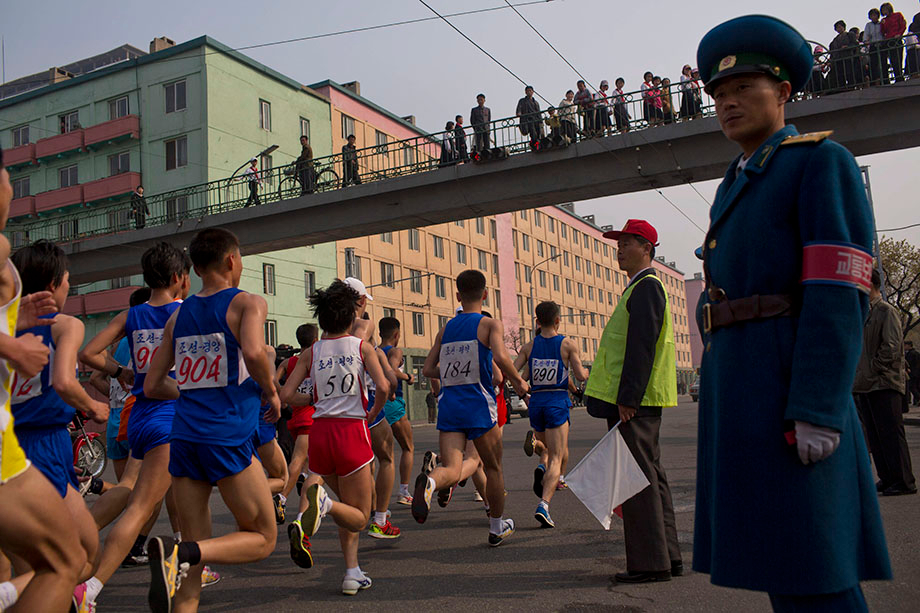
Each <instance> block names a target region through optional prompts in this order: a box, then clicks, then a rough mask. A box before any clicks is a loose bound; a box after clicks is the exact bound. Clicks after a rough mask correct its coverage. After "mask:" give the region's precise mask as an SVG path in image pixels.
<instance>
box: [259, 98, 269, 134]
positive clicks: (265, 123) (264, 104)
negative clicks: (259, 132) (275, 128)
mask: <svg viewBox="0 0 920 613" xmlns="http://www.w3.org/2000/svg"><path fill="white" fill-rule="evenodd" d="M259 127H260V128H262V129H263V130H265V131H266V132H271V131H272V104H271V102H268V101H267V100H259Z"/></svg>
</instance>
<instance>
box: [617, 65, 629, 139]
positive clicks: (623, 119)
mask: <svg viewBox="0 0 920 613" xmlns="http://www.w3.org/2000/svg"><path fill="white" fill-rule="evenodd" d="M614 84H615V85H616V89H614V90H613V119H614V121H615V122H616V126H617V130H619V131H620V132H629V120H630V119H631V117H630V116H629V110H628V109H627V106H626V94H625V93H624V92H623V86H624V85H626V81H625V80H623V77H619V78H618V79H617V80H616V81H615V83H614Z"/></svg>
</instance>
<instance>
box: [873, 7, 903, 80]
mask: <svg viewBox="0 0 920 613" xmlns="http://www.w3.org/2000/svg"><path fill="white" fill-rule="evenodd" d="M879 11H881V13H882V34H883V35H884V36H885V43H884V44H885V48H886V51H887V53H886V54H884V55H883V57H886V59H887V60H888V64H889V65H890V66H891V71H892V72H894V80H895V82H900V81H903V80H904V73H903V70H902V68H903V63H904V42H903V41H902V40H901V37H902V36H904V32H905V30H907V22H906V21H905V20H904V15H902V14H901V13H898V12H895V10H894V8H892V6H891V3H890V2H885V3H884V4H882V6H880V7H879ZM887 70H888V68H887V66H886V65H885V63H884V61H883V63H882V71H883V72H887Z"/></svg>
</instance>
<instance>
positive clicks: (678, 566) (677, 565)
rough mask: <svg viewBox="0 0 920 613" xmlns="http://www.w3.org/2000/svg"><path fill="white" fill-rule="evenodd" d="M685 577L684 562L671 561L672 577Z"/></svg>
mask: <svg viewBox="0 0 920 613" xmlns="http://www.w3.org/2000/svg"><path fill="white" fill-rule="evenodd" d="M683 575H684V562H683V560H671V576H672V577H683Z"/></svg>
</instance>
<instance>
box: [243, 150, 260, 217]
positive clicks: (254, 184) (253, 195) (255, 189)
mask: <svg viewBox="0 0 920 613" xmlns="http://www.w3.org/2000/svg"><path fill="white" fill-rule="evenodd" d="M258 163H259V161H258V160H257V159H256V158H252V159H251V160H249V166H248V167H247V168H246V170H245V171H243V177H244V178H245V179H246V181H247V183H249V199H248V200H247V201H246V206H252V205H253V204H254V205H256V206H258V205H260V204H262V201H261V200H259V185H261V184H262V177H260V176H259V168H258V166H257V165H258Z"/></svg>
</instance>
